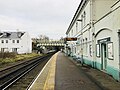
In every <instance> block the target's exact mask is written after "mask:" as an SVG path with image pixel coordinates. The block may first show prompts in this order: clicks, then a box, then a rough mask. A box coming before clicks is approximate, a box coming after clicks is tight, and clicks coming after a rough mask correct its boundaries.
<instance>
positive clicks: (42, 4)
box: [0, 0, 80, 38]
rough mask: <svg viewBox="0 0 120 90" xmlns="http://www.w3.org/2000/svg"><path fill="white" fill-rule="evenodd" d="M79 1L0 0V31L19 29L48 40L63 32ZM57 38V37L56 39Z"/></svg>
mask: <svg viewBox="0 0 120 90" xmlns="http://www.w3.org/2000/svg"><path fill="white" fill-rule="evenodd" d="M79 2H80V0H0V30H5V29H7V30H14V29H21V30H25V31H28V32H29V33H30V34H31V35H32V36H34V37H37V35H38V34H39V33H40V34H47V35H48V36H49V37H50V38H55V37H56V38H60V37H62V36H65V32H66V30H67V28H68V25H69V24H70V21H71V20H72V17H73V15H74V13H75V11H76V9H77V7H78V5H79ZM57 36H58V37H57Z"/></svg>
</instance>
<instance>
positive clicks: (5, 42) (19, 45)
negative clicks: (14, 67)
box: [0, 32, 32, 54]
mask: <svg viewBox="0 0 120 90" xmlns="http://www.w3.org/2000/svg"><path fill="white" fill-rule="evenodd" d="M0 52H15V53H18V54H22V53H31V52H32V41H31V38H30V36H29V34H28V33H27V32H0Z"/></svg>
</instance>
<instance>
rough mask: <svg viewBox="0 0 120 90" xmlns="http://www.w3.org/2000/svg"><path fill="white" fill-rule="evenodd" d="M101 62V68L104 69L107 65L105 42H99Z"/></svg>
mask: <svg viewBox="0 0 120 90" xmlns="http://www.w3.org/2000/svg"><path fill="white" fill-rule="evenodd" d="M101 62H102V63H101V64H102V70H106V67H107V44H106V43H101Z"/></svg>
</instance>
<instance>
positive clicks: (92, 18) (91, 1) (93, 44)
mask: <svg viewBox="0 0 120 90" xmlns="http://www.w3.org/2000/svg"><path fill="white" fill-rule="evenodd" d="M93 21H94V15H93V0H90V27H91V30H92V51H93V52H92V59H93V62H92V67H95V37H94V35H95V30H94V22H93Z"/></svg>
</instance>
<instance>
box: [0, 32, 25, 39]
mask: <svg viewBox="0 0 120 90" xmlns="http://www.w3.org/2000/svg"><path fill="white" fill-rule="evenodd" d="M24 33H25V32H0V38H21V37H22V36H23V35H24Z"/></svg>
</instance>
